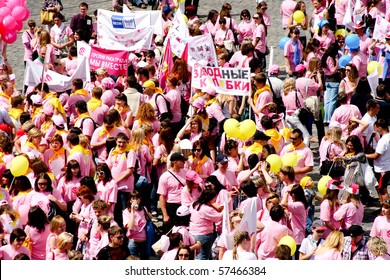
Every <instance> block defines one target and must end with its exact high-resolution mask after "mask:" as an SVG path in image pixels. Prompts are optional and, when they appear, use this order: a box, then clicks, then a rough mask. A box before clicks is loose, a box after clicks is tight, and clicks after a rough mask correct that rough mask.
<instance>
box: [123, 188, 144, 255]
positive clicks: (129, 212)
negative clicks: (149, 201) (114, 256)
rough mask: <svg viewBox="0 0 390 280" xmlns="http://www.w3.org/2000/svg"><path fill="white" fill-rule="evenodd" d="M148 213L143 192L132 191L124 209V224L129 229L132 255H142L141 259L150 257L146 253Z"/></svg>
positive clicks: (128, 235)
mask: <svg viewBox="0 0 390 280" xmlns="http://www.w3.org/2000/svg"><path fill="white" fill-rule="evenodd" d="M145 215H148V213H147V212H146V211H145V207H144V205H143V203H142V198H141V194H140V193H139V192H138V191H133V192H131V193H130V197H129V203H128V205H127V208H126V209H125V210H124V211H123V224H124V227H125V228H126V229H127V233H126V236H127V237H128V238H129V244H128V247H129V250H130V255H132V256H134V255H135V256H138V255H139V256H140V259H141V260H147V259H149V256H148V255H147V253H146V217H145Z"/></svg>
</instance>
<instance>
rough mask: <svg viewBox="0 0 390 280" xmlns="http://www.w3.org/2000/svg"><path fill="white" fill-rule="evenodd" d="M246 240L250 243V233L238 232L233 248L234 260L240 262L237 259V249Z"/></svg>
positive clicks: (235, 235)
mask: <svg viewBox="0 0 390 280" xmlns="http://www.w3.org/2000/svg"><path fill="white" fill-rule="evenodd" d="M245 240H247V241H249V240H250V237H249V233H248V232H247V231H237V232H236V233H235V234H234V246H233V260H238V258H237V247H238V246H239V245H240V244H242V242H244V241H245Z"/></svg>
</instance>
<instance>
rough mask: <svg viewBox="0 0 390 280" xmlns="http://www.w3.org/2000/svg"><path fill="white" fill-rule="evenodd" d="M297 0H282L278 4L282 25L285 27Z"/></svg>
mask: <svg viewBox="0 0 390 280" xmlns="http://www.w3.org/2000/svg"><path fill="white" fill-rule="evenodd" d="M296 5H297V2H295V1H293V0H284V1H283V2H282V4H281V5H280V9H279V12H280V14H281V15H282V27H283V28H284V29H286V28H287V27H288V22H289V21H290V17H291V15H292V14H293V13H294V10H295V6H296Z"/></svg>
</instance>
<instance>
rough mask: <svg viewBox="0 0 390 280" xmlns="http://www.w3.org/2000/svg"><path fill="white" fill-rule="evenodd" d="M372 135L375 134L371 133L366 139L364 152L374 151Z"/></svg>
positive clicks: (370, 152)
mask: <svg viewBox="0 0 390 280" xmlns="http://www.w3.org/2000/svg"><path fill="white" fill-rule="evenodd" d="M374 136H375V134H374V133H372V134H371V137H370V140H368V143H367V145H366V146H365V147H364V153H365V154H372V153H375V149H374Z"/></svg>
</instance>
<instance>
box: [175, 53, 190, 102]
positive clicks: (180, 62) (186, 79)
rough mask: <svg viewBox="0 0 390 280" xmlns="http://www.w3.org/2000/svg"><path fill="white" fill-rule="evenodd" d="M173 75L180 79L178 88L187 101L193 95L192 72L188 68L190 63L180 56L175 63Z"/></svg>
mask: <svg viewBox="0 0 390 280" xmlns="http://www.w3.org/2000/svg"><path fill="white" fill-rule="evenodd" d="M171 75H173V76H174V77H176V78H177V79H178V80H179V83H178V85H177V90H178V91H179V92H180V94H181V96H183V98H184V100H185V101H187V102H188V101H189V100H190V97H191V72H190V71H189V70H188V64H187V61H186V60H185V59H182V58H178V59H176V60H175V62H174V63H173V67H172V70H171Z"/></svg>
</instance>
